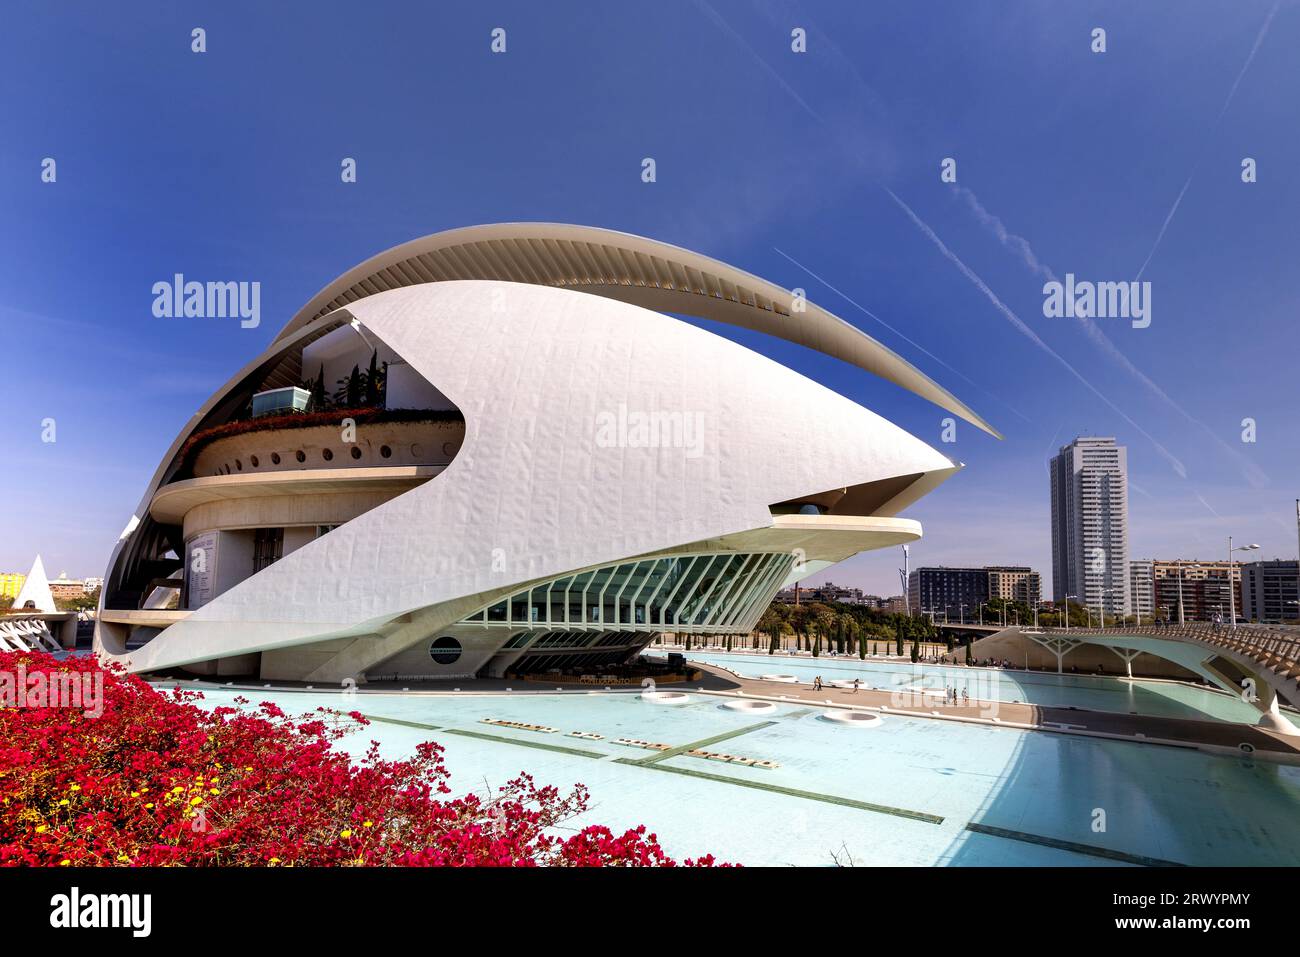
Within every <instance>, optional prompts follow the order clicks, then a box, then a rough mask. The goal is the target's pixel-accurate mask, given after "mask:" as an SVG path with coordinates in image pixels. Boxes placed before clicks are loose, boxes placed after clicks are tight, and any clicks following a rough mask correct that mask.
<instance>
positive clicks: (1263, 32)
mask: <svg viewBox="0 0 1300 957" xmlns="http://www.w3.org/2000/svg"><path fill="white" fill-rule="evenodd" d="M1281 6H1282V0H1277V2H1276V3H1274V4H1273V8H1272V9H1271V10H1269V11H1268V16H1266V17H1265V18H1264V23H1263V25H1262V26H1261V27H1260V28H1259V33H1257V34H1256V35H1255V45H1254V46H1252V47H1251V48H1250V53H1248V54H1246V62H1245V63H1243V64H1242V65H1241V69H1240V70H1239V71H1238V72H1237V78H1236V79H1235V80H1233V81H1232V88H1231V89H1230V90H1228V95H1227V97H1226V98H1224V101H1223V107H1222V108H1221V109H1220V110H1219V115H1218V116H1216V117H1215V118H1214V123H1213V124H1212V125H1211V127H1210V130H1211V132H1213V131H1214V130H1215V129H1216V128H1218V125H1219V123H1220V121H1221V120H1222V119H1223V115H1224V114H1225V113H1227V112H1228V106H1229V105H1230V104H1231V103H1232V98H1233V97H1234V96H1236V95H1237V87H1239V86H1240V85H1241V80H1242V78H1243V77H1244V76H1245V75H1246V71H1247V70H1249V69H1250V65H1251V63H1253V62H1254V60H1255V54H1256V53H1258V52H1259V48H1260V46H1262V45H1263V43H1264V37H1266V36H1268V30H1269V27H1271V26H1272V25H1273V17H1274V16H1275V15H1276V14H1277V11H1278V8H1279V7H1281ZM1202 153H1204V147H1202ZM1200 165H1201V160H1200V158H1199V157H1198V158H1197V160H1196V162H1195V164H1193V166H1192V172H1191V173H1190V174H1189V175H1188V177H1187V182H1185V183H1183V188H1182V189H1180V190H1179V191H1178V198H1177V199H1175V200H1174V205H1173V206H1171V207H1170V208H1169V213H1168V214H1167V215H1166V216H1165V221H1164V222H1163V223H1162V224H1161V225H1160V232H1158V233H1157V234H1156V241H1155V242H1154V243H1152V244H1151V252H1149V253H1147V258H1146V261H1145V262H1143V263H1142V268H1141V269H1139V270H1138V272H1137V278H1138V279H1141V278H1142V274H1143V273H1144V272H1146V268H1147V266H1148V265H1149V264H1150V263H1151V258H1152V257H1153V256H1155V254H1156V250H1157V249H1159V248H1160V240H1162V239H1164V238H1165V231H1166V230H1167V229H1168V228H1169V223H1170V221H1171V220H1172V219H1173V218H1174V213H1176V212H1178V206H1179V204H1180V203H1182V201H1183V195H1184V194H1185V193H1186V192H1187V187H1189V186H1191V185H1192V177H1193V176H1195V175H1196V169H1197V167H1199V166H1200Z"/></svg>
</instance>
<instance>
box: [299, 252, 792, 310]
mask: <svg viewBox="0 0 1300 957" xmlns="http://www.w3.org/2000/svg"><path fill="white" fill-rule="evenodd" d="M454 279H487V280H497V281H504V282H522V283H531V284H533V285H539V286H559V287H582V286H649V287H654V288H656V289H664V290H669V291H672V292H687V293H694V294H695V295H697V296H712V297H713V298H715V299H725V300H728V301H730V302H734V303H737V304H739V305H744V306H751V307H753V308H756V309H763V310H766V311H767V312H775V313H776V314H778V315H782V316H788V315H790V310H789V308H786V307H784V306H783V305H781V304H779V303H778V302H777V301H776V300H774V299H773V298H772V297H771V296H767V295H764V294H763V293H761V292H759V291H758V290H757V289H753V288H751V287H749V286H746V285H741V284H739V283H735V282H730V281H728V280H727V279H725V278H723V277H721V276H718V275H715V274H714V273H712V272H708V271H705V270H702V269H696V268H694V267H692V266H688V265H685V264H683V263H680V262H674V261H672V260H670V259H664V258H662V257H659V256H652V255H647V254H645V253H641V252H635V251H633V250H630V249H621V248H618V247H615V246H610V245H606V244H603V243H593V242H574V241H572V240H562V239H522V238H516V239H494V240H486V241H482V242H469V243H462V244H460V245H456V246H448V247H446V248H444V249H437V250H432V251H429V252H423V253H417V254H415V255H413V256H408V257H407V258H405V259H402V260H400V261H398V262H395V263H393V264H392V265H390V266H385V267H383V268H381V269H379V270H377V271H376V272H374V273H372V274H370V275H368V276H366V277H365V278H364V279H362V280H360V281H359V282H356V283H354V284H352V285H350V286H348V287H347V288H346V289H344V290H343V291H342V292H340V293H339V294H338V295H337V296H335V297H334V298H333V299H331V300H330V301H329V302H328V303H326V304H325V305H324V306H322V307H321V308H319V309H318V310H317V311H316V312H315V313H314V314H313V315H312V316H311V318H313V319H317V318H319V317H321V316H324V315H327V314H329V313H330V312H333V311H334V310H335V309H339V308H342V307H344V306H347V305H349V304H351V303H353V302H356V301H357V300H358V299H362V298H364V297H366V296H372V295H374V294H375V293H377V292H385V291H387V290H389V289H397V288H399V287H401V286H410V285H414V284H415V283H422V282H445V281H448V280H454ZM787 298H788V296H787Z"/></svg>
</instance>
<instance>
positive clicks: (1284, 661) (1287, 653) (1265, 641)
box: [1043, 624, 1300, 672]
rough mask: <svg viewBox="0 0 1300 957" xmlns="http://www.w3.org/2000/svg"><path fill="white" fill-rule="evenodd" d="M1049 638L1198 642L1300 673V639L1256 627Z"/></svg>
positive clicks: (1164, 628) (1146, 628) (1137, 628)
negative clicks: (1096, 637)
mask: <svg viewBox="0 0 1300 957" xmlns="http://www.w3.org/2000/svg"><path fill="white" fill-rule="evenodd" d="M1043 633H1045V634H1050V635H1054V636H1055V635H1062V636H1065V635H1070V636H1073V637H1083V636H1085V635H1097V636H1102V637H1111V636H1113V637H1120V636H1125V637H1138V638H1164V639H1173V640H1178V641H1196V642H1200V643H1202V644H1208V645H1214V646H1216V647H1219V648H1224V649H1227V650H1230V651H1235V652H1237V653H1239V654H1244V655H1246V656H1248V657H1250V658H1253V659H1254V660H1256V661H1258V662H1259V663H1260V664H1261V665H1263V666H1265V667H1268V668H1272V669H1273V670H1274V671H1278V672H1294V671H1297V670H1300V635H1295V636H1294V637H1293V636H1291V635H1289V634H1287V633H1285V632H1278V631H1277V630H1275V629H1272V628H1262V627H1259V626H1257V625H1238V626H1237V627H1236V628H1233V627H1231V626H1229V625H1208V624H1193V625H1186V624H1184V625H1121V626H1119V627H1113V628H1086V627H1085V628H1070V629H1068V631H1067V629H1065V628H1045V629H1043Z"/></svg>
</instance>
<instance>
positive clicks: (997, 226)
mask: <svg viewBox="0 0 1300 957" xmlns="http://www.w3.org/2000/svg"><path fill="white" fill-rule="evenodd" d="M1190 181H1191V180H1190V179H1189V180H1188V182H1190ZM955 190H956V192H957V193H958V194H959V195H961V196H963V197H964V198H965V199H966V203H967V205H969V206H970V208H971V211H972V212H973V213H974V214H975V218H976V219H978V220H979V221H980V222H981V223H983V224H984V225H985V226H986V227H987V228H989V229H990V230H991V231H992V232H993V233H994V235H995V236H997V238H998V240H999V241H1000V242H1001V243H1002V245H1004V246H1006V247H1007V248H1008V249H1012V250H1014V251H1015V252H1016V253H1017V254H1018V255H1019V257H1020V259H1021V260H1023V262H1024V264H1025V266H1026V267H1028V268H1029V269H1030V270H1031V271H1033V272H1035V273H1037V274H1038V275H1040V276H1042V277H1044V278H1045V279H1048V280H1049V281H1053V282H1057V281H1059V280H1058V279H1057V276H1056V273H1055V272H1053V271H1052V268H1051V267H1050V266H1048V265H1047V264H1046V263H1044V262H1042V261H1041V260H1040V259H1039V258H1038V256H1037V254H1036V253H1035V252H1034V250H1033V247H1032V246H1030V245H1029V241H1028V240H1027V239H1025V238H1024V237H1022V236H1017V235H1016V234H1015V233H1012V232H1010V231H1009V230H1008V229H1007V228H1006V226H1005V225H1003V223H1002V220H1001V219H999V218H998V217H997V216H995V215H994V214H993V213H991V212H989V211H988V209H986V208H985V207H984V204H983V203H981V202H980V201H979V197H977V196H976V195H975V193H974V192H973V191H971V190H969V189H966V188H965V187H962V186H958V187H955ZM1181 198H1182V197H1181V195H1180V196H1179V199H1181ZM1174 208H1175V209H1177V208H1178V206H1177V203H1175V204H1174ZM1171 215H1172V213H1171ZM1166 224H1167V221H1166ZM1079 322H1080V324H1081V325H1082V326H1083V331H1084V332H1085V333H1086V334H1087V336H1088V338H1089V339H1091V340H1092V343H1093V345H1095V346H1097V348H1099V349H1100V350H1101V351H1102V352H1104V353H1105V354H1106V357H1107V358H1109V359H1110V360H1111V361H1112V362H1113V363H1115V364H1116V365H1118V366H1119V367H1120V368H1121V369H1123V370H1124V371H1125V372H1127V373H1128V374H1129V375H1130V376H1132V377H1133V378H1135V379H1136V380H1137V381H1138V382H1140V383H1141V384H1142V385H1143V386H1144V387H1145V388H1146V389H1147V391H1149V392H1150V393H1151V394H1152V395H1154V396H1155V397H1156V398H1157V399H1159V400H1160V401H1161V402H1163V403H1164V404H1165V405H1167V406H1169V408H1171V409H1173V410H1174V411H1175V412H1177V413H1178V414H1179V415H1181V416H1182V417H1183V418H1184V419H1186V420H1187V421H1188V422H1190V423H1191V424H1192V425H1195V426H1197V427H1198V428H1200V429H1201V430H1202V431H1204V432H1205V433H1206V434H1207V435H1208V436H1210V438H1211V439H1213V440H1214V441H1215V442H1216V443H1217V444H1218V445H1219V447H1220V448H1221V449H1223V451H1225V452H1227V453H1228V454H1229V455H1230V456H1231V457H1232V458H1233V459H1234V460H1235V461H1236V462H1237V465H1238V466H1239V467H1240V468H1241V471H1242V475H1243V476H1244V477H1245V479H1246V481H1248V482H1249V483H1250V484H1251V485H1252V486H1254V487H1255V488H1261V487H1263V486H1265V485H1267V484H1268V476H1267V475H1265V474H1264V472H1263V471H1262V470H1261V469H1260V468H1259V467H1258V466H1257V465H1255V463H1254V462H1252V461H1250V459H1249V458H1247V457H1246V456H1245V455H1243V454H1242V453H1241V451H1240V450H1239V449H1235V448H1233V447H1232V446H1231V445H1229V444H1228V443H1227V442H1226V441H1224V439H1223V437H1222V436H1220V435H1219V434H1218V433H1217V432H1215V431H1214V430H1213V429H1211V428H1210V427H1209V426H1208V425H1206V424H1205V423H1204V422H1202V421H1201V420H1200V419H1198V418H1196V417H1195V416H1194V415H1192V414H1191V413H1190V412H1188V411H1187V410H1186V409H1184V408H1183V407H1182V406H1181V405H1179V404H1178V403H1177V402H1175V401H1174V399H1173V397H1172V396H1170V395H1169V393H1167V392H1166V391H1165V390H1164V389H1162V388H1160V386H1159V385H1157V384H1156V382H1155V381H1153V380H1152V379H1151V378H1150V377H1149V376H1148V375H1147V374H1146V373H1145V372H1143V371H1142V370H1141V369H1139V368H1138V367H1137V366H1135V365H1134V364H1133V363H1132V361H1130V360H1129V357H1128V356H1126V355H1125V354H1124V353H1123V352H1121V351H1120V349H1119V347H1118V346H1116V345H1115V343H1114V342H1112V341H1111V338H1110V337H1109V336H1108V335H1106V333H1105V332H1104V331H1103V330H1102V328H1101V326H1099V325H1098V324H1097V323H1096V321H1094V320H1093V319H1090V318H1087V317H1080V319H1079Z"/></svg>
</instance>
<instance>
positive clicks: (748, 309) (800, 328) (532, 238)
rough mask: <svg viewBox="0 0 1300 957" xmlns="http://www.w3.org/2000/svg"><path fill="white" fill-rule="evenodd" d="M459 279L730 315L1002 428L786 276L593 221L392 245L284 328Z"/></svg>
mask: <svg viewBox="0 0 1300 957" xmlns="http://www.w3.org/2000/svg"><path fill="white" fill-rule="evenodd" d="M456 280H485V281H489V282H492V281H496V282H517V283H526V284H529V285H536V286H556V287H559V288H562V289H572V290H574V291H576V292H584V293H590V294H592V295H597V296H604V297H606V298H609V299H618V300H620V301H622V302H628V303H632V304H633V305H637V306H642V307H643V308H646V309H653V310H655V311H658V312H668V313H677V314H680V315H689V316H696V317H699V318H701V319H709V320H714V321H717V322H724V323H728V324H730V325H735V326H740V327H742V328H746V329H752V330H754V331H756V332H762V333H766V334H767V335H772V336H776V337H778V338H781V339H785V340H787V341H789V342H794V343H797V344H799V345H802V346H806V347H807V348H809V349H815V350H817V351H818V352H822V353H825V354H826V355H829V356H834V357H835V358H837V359H840V360H842V361H844V362H848V363H851V364H852V365H855V366H857V367H858V368H860V369H864V370H866V371H867V372H870V373H872V374H873V375H877V376H880V377H881V378H883V379H885V380H886V381H889V382H893V383H894V384H896V385H899V386H902V387H903V388H904V389H907V390H908V391H910V392H913V393H915V394H916V395H919V396H921V397H922V398H925V399H928V400H929V401H930V402H933V403H934V404H936V405H938V406H940V407H941V408H943V409H946V410H948V411H949V412H952V413H954V414H955V415H958V416H960V417H961V418H963V419H965V420H966V421H968V422H971V423H973V424H974V425H976V426H978V427H979V428H981V429H983V430H984V431H986V432H988V433H990V434H992V435H997V434H998V433H997V431H996V430H995V429H994V428H993V427H992V426H991V425H989V424H988V423H987V422H985V421H984V420H983V419H982V418H980V416H979V415H977V414H976V413H975V412H974V411H973V410H972V409H970V408H969V407H968V406H967V405H966V404H965V403H963V402H961V401H960V400H959V399H957V397H956V396H954V395H952V394H951V393H950V392H948V391H947V390H946V389H944V388H943V387H942V386H940V385H939V384H938V383H936V382H934V381H933V380H931V379H929V378H928V377H926V376H925V375H924V374H923V373H921V372H920V371H919V370H918V369H916V368H915V367H913V366H912V365H911V364H910V363H908V362H907V361H906V360H904V359H903V358H902V357H900V356H898V355H896V354H895V353H894V352H892V351H891V350H889V349H888V348H886V347H885V346H883V345H882V344H881V343H879V342H877V341H876V340H874V339H872V338H871V337H870V336H868V335H867V334H866V333H865V332H863V331H862V330H861V329H859V328H857V326H854V325H851V324H850V323H847V322H845V321H844V320H843V319H841V318H839V317H838V316H836V315H833V314H832V313H830V312H828V311H826V310H825V309H822V308H821V307H819V306H817V305H815V304H813V303H811V302H807V301H806V300H801V301H800V306H801V308H798V309H796V308H795V305H794V304H795V299H794V297H793V296H792V294H791V293H790V292H789V291H788V290H785V289H782V288H781V287H780V286H777V285H775V284H773V283H770V282H768V281H767V280H765V279H760V278H758V277H757V276H754V275H751V274H750V273H747V272H745V271H743V270H740V269H736V268H735V267H734V266H729V265H727V264H726V263H723V262H719V261H718V260H716V259H710V258H709V257H708V256H703V255H701V254H700V253H695V252H691V251H690V250H687V249H682V248H680V247H678V246H671V245H669V244H667V243H661V242H657V241H656V240H653V239H646V238H645V237H643V236H634V235H632V234H630V233H620V232H615V231H613V230H608V229H597V228H595V227H591V226H575V225H571V224H567V223H495V224H491V225H484V226H467V227H464V228H462V229H452V230H448V231H446V232H442V233H435V234H433V235H431V236H425V237H423V238H421V239H416V240H413V241H411V242H409V243H405V244H403V245H401V246H395V247H393V248H392V249H389V250H387V251H385V252H382V253H380V254H379V255H378V256H375V257H373V258H371V259H369V260H367V261H366V262H364V263H362V264H361V265H359V266H357V267H356V268H354V269H352V270H350V271H348V272H347V273H345V274H344V275H342V276H340V277H339V278H338V279H336V280H335V281H334V282H332V283H330V284H329V285H328V286H326V287H325V288H324V289H323V290H321V291H320V292H319V293H318V294H317V295H316V296H315V297H314V298H313V299H312V300H311V301H310V302H309V303H307V305H306V306H304V307H303V308H302V309H301V310H299V312H298V314H297V315H296V316H294V318H293V319H292V320H291V321H290V322H289V324H288V325H286V326H285V327H284V329H282V330H281V331H280V335H279V338H281V339H283V338H284V337H286V336H287V335H289V334H291V333H292V332H295V331H296V330H298V329H300V328H301V327H302V326H304V325H306V324H307V323H309V322H311V321H313V320H315V319H319V318H320V317H322V316H325V315H328V314H329V313H331V312H334V311H335V310H338V309H344V308H346V307H347V306H350V305H351V304H352V303H354V302H357V301H358V300H360V299H364V298H366V297H367V296H373V295H375V294H377V293H381V292H387V291H389V290H391V289H398V288H401V287H403V286H414V285H419V284H422V283H433V282H451V281H456Z"/></svg>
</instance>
